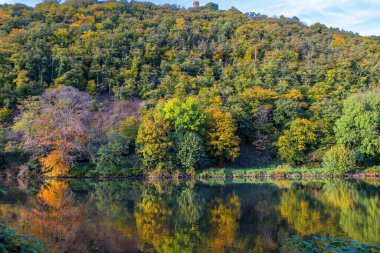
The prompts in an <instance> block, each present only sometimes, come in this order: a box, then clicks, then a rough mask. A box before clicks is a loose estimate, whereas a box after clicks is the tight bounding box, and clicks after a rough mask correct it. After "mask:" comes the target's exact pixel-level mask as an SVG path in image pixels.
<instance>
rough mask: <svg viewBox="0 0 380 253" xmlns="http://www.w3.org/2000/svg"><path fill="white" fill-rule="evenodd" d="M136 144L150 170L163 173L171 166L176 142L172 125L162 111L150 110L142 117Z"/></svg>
mask: <svg viewBox="0 0 380 253" xmlns="http://www.w3.org/2000/svg"><path fill="white" fill-rule="evenodd" d="M136 144H137V146H138V153H139V154H140V155H141V157H142V162H143V164H144V166H145V167H146V168H147V169H148V171H155V170H157V171H161V172H162V173H163V172H164V171H165V169H169V168H170V167H171V150H172V148H173V145H174V144H173V142H172V140H171V138H170V125H169V123H168V122H167V121H166V120H165V118H164V117H163V115H162V114H161V113H160V112H158V111H156V112H149V113H147V115H145V116H144V117H143V118H142V119H141V125H140V128H139V131H138V134H137V140H136Z"/></svg>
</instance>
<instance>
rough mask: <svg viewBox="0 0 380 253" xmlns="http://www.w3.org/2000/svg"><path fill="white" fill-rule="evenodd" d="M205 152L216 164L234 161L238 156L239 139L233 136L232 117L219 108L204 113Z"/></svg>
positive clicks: (233, 125)
mask: <svg viewBox="0 0 380 253" xmlns="http://www.w3.org/2000/svg"><path fill="white" fill-rule="evenodd" d="M206 115H207V136H206V150H207V152H208V153H209V155H210V157H212V158H215V159H216V160H217V161H218V162H222V161H229V160H234V159H235V158H237V157H238V155H239V151H240V148H239V142H240V138H239V136H237V135H236V134H235V132H236V126H235V122H234V119H233V118H232V115H231V114H230V113H229V112H223V111H222V110H221V109H220V108H219V107H212V108H209V109H208V110H207V111H206Z"/></svg>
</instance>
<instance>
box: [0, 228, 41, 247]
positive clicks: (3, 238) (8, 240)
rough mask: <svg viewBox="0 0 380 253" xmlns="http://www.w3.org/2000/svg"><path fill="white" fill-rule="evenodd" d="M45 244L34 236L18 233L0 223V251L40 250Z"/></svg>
mask: <svg viewBox="0 0 380 253" xmlns="http://www.w3.org/2000/svg"><path fill="white" fill-rule="evenodd" d="M44 248H45V246H43V244H42V242H41V241H39V240H37V239H35V238H34V237H30V236H26V235H22V234H20V233H19V232H18V231H17V230H14V229H7V228H6V227H5V225H4V224H0V249H1V251H2V252H42V251H43V250H44Z"/></svg>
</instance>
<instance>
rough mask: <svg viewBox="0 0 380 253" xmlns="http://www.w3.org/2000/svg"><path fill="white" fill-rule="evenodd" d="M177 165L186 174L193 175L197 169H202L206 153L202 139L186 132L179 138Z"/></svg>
mask: <svg viewBox="0 0 380 253" xmlns="http://www.w3.org/2000/svg"><path fill="white" fill-rule="evenodd" d="M177 160H178V163H179V164H180V165H181V167H182V168H184V170H185V172H186V173H187V174H194V172H195V171H194V170H195V169H196V168H197V167H202V166H204V165H205V162H206V153H205V149H204V146H203V140H202V138H201V137H200V136H199V135H197V134H196V133H194V132H187V133H185V134H184V135H183V136H181V137H180V138H179V143H178V151H177Z"/></svg>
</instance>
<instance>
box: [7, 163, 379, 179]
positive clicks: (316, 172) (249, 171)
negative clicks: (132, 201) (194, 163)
mask: <svg viewBox="0 0 380 253" xmlns="http://www.w3.org/2000/svg"><path fill="white" fill-rule="evenodd" d="M28 174H29V173H14V171H13V173H10V171H8V172H6V171H2V172H0V177H3V178H4V177H11V178H23V177H29V178H39V179H44V178H76V179H202V180H204V179H253V178H256V179H265V178H268V179H271V178H272V179H302V178H358V179H360V178H379V179H380V167H379V166H376V167H370V168H366V169H355V170H353V171H352V172H350V173H348V174H332V173H331V172H330V171H329V170H327V169H324V168H291V167H289V166H277V167H270V168H207V169H202V170H196V171H195V174H193V175H182V174H179V173H175V174H171V175H155V174H148V175H138V176H137V175H136V176H121V175H109V176H96V175H86V174H76V173H74V174H72V175H68V176H61V177H47V176H42V175H40V174H34V173H32V174H29V175H28ZM20 175H21V176H20Z"/></svg>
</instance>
